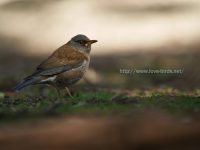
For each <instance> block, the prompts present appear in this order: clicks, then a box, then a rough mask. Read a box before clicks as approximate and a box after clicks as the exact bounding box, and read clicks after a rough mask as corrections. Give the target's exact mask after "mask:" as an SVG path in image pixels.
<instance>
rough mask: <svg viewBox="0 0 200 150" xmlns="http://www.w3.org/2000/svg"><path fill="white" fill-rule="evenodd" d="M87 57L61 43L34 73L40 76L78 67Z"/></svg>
mask: <svg viewBox="0 0 200 150" xmlns="http://www.w3.org/2000/svg"><path fill="white" fill-rule="evenodd" d="M87 59H88V58H87V56H85V55H84V54H83V53H80V52H78V51H75V50H74V49H72V48H71V47H69V46H68V45H63V46H62V47H60V48H58V49H57V50H56V51H55V52H54V53H53V54H52V55H51V56H50V57H49V58H48V59H47V60H45V61H44V62H42V63H41V64H40V65H39V66H38V67H37V70H36V72H35V73H34V74H35V75H36V74H37V75H42V76H52V75H56V74H59V73H62V72H65V71H69V70H71V69H73V68H78V67H80V66H81V65H82V64H83V63H84V61H85V60H87Z"/></svg>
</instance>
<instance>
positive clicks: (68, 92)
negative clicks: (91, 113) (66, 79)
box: [65, 87, 73, 98]
mask: <svg viewBox="0 0 200 150" xmlns="http://www.w3.org/2000/svg"><path fill="white" fill-rule="evenodd" d="M65 89H66V91H67V94H68V95H69V96H70V97H71V98H73V96H72V95H71V93H70V91H69V89H68V87H65Z"/></svg>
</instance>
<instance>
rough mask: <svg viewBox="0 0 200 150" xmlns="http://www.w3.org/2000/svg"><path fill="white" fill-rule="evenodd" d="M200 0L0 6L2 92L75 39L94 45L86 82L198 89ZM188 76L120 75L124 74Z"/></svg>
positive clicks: (31, 1)
mask: <svg viewBox="0 0 200 150" xmlns="http://www.w3.org/2000/svg"><path fill="white" fill-rule="evenodd" d="M199 26H200V1H198V0H182V1H180V0H169V1H162V0H141V1H133V0H124V1H123V2H121V1H119V0H110V1H107V0H101V1H93V0H85V1H81V0H75V1H72V0H1V1H0V72H1V74H0V89H1V90H9V89H10V88H12V87H13V85H15V84H16V82H17V81H19V80H20V79H22V78H23V77H25V76H26V75H28V74H30V73H32V72H33V70H34V69H35V67H36V66H37V65H38V64H39V63H40V62H41V61H42V60H43V59H45V58H46V57H47V56H49V55H50V54H51V53H52V52H53V51H54V50H55V49H57V48H58V47H60V46H61V45H63V44H65V43H66V42H67V41H68V40H70V39H71V37H73V36H74V35H76V34H85V35H87V36H88V37H89V38H91V39H97V40H98V41H99V42H98V43H97V44H95V45H93V48H92V52H91V55H92V59H91V66H90V68H91V69H90V71H89V72H88V74H87V76H86V77H87V78H88V79H89V80H90V81H91V82H92V83H94V84H95V85H99V86H103V87H119V88H122V89H123V88H130V89H132V88H148V87H152V86H153V87H165V86H167V87H168V86H170V87H175V88H180V89H189V90H190V89H194V88H198V87H199V83H200V68H199V62H200V60H199V48H200V44H199V39H200V28H199ZM127 68H128V69H132V68H137V69H144V68H151V69H160V68H161V69H173V68H174V69H183V70H184V72H183V73H182V74H153V75H152V74H134V75H132V76H127V75H124V74H120V69H127Z"/></svg>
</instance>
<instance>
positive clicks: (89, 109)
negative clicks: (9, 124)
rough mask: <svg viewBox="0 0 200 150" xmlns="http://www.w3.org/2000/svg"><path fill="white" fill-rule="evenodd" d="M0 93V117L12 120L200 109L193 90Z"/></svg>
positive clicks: (186, 113) (191, 112)
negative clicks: (70, 94)
mask: <svg viewBox="0 0 200 150" xmlns="http://www.w3.org/2000/svg"><path fill="white" fill-rule="evenodd" d="M1 95H2V96H1V97H0V120H2V121H11V120H12V121H13V120H19V119H28V118H40V117H46V116H55V115H56V116H57V115H64V114H78V115H83V114H90V115H92V114H100V115H130V114H133V115H134V114H135V112H142V111H145V110H153V111H162V112H163V111H164V112H167V113H170V114H172V115H175V116H193V115H194V114H199V112H200V97H199V96H198V95H197V94H196V93H195V92H194V93H192V94H191V93H189V94H188V93H186V92H180V91H175V92H174V91H173V90H170V89H167V90H164V91H158V90H157V91H155V90H154V91H153V90H152V91H140V90H135V91H132V92H129V93H124V94H116V93H113V92H102V91H96V92H85V91H84V92H81V91H78V92H76V93H75V94H74V96H73V98H69V97H64V98H62V99H59V98H56V97H55V95H53V94H51V96H49V97H40V96H27V95H20V96H14V97H3V94H1Z"/></svg>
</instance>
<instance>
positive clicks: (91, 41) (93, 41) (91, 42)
mask: <svg viewBox="0 0 200 150" xmlns="http://www.w3.org/2000/svg"><path fill="white" fill-rule="evenodd" d="M96 42H98V41H97V40H90V41H89V42H88V43H90V44H93V43H96Z"/></svg>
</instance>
